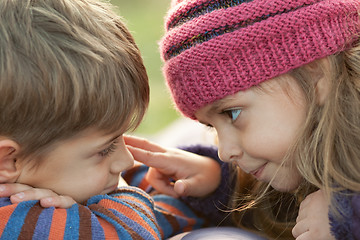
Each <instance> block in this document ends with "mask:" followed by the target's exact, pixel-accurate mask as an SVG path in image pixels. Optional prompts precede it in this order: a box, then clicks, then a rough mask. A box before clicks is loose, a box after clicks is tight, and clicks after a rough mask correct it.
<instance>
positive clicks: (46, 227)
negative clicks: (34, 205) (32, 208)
mask: <svg viewBox="0 0 360 240" xmlns="http://www.w3.org/2000/svg"><path fill="white" fill-rule="evenodd" d="M54 209H55V208H54V207H51V208H44V209H43V211H42V212H41V213H40V215H39V218H38V222H37V224H36V227H35V231H34V235H33V239H34V240H37V239H48V238H49V233H50V228H51V220H52V217H53V213H54ZM54 224H56V223H54Z"/></svg>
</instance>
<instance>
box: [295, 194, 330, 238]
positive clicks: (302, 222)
mask: <svg viewBox="0 0 360 240" xmlns="http://www.w3.org/2000/svg"><path fill="white" fill-rule="evenodd" d="M328 212H329V201H328V200H327V199H326V196H325V194H324V192H323V191H322V190H318V191H316V192H314V193H312V194H310V195H308V196H307V197H306V198H305V200H304V201H302V203H301V204H300V210H299V215H298V217H297V219H296V225H295V227H294V228H293V230H292V234H293V236H294V237H295V238H296V240H314V239H316V240H331V239H335V237H334V236H332V235H331V234H330V224H329V217H328Z"/></svg>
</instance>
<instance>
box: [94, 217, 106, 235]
mask: <svg viewBox="0 0 360 240" xmlns="http://www.w3.org/2000/svg"><path fill="white" fill-rule="evenodd" d="M91 236H92V239H94V240H98V239H105V233H104V229H103V228H102V226H101V224H100V222H99V220H98V218H97V217H96V216H95V214H93V213H91Z"/></svg>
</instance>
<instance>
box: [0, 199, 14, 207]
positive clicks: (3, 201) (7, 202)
mask: <svg viewBox="0 0 360 240" xmlns="http://www.w3.org/2000/svg"><path fill="white" fill-rule="evenodd" d="M11 204H12V203H11V202H10V198H8V197H5V198H0V207H6V206H9V205H11Z"/></svg>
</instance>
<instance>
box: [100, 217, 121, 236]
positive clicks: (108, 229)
mask: <svg viewBox="0 0 360 240" xmlns="http://www.w3.org/2000/svg"><path fill="white" fill-rule="evenodd" d="M97 219H98V220H99V223H100V225H101V226H102V228H103V229H104V235H105V239H118V238H119V236H118V234H117V232H116V230H115V228H114V225H112V224H110V223H109V222H107V221H106V220H104V219H102V218H100V217H98V218H97Z"/></svg>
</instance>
